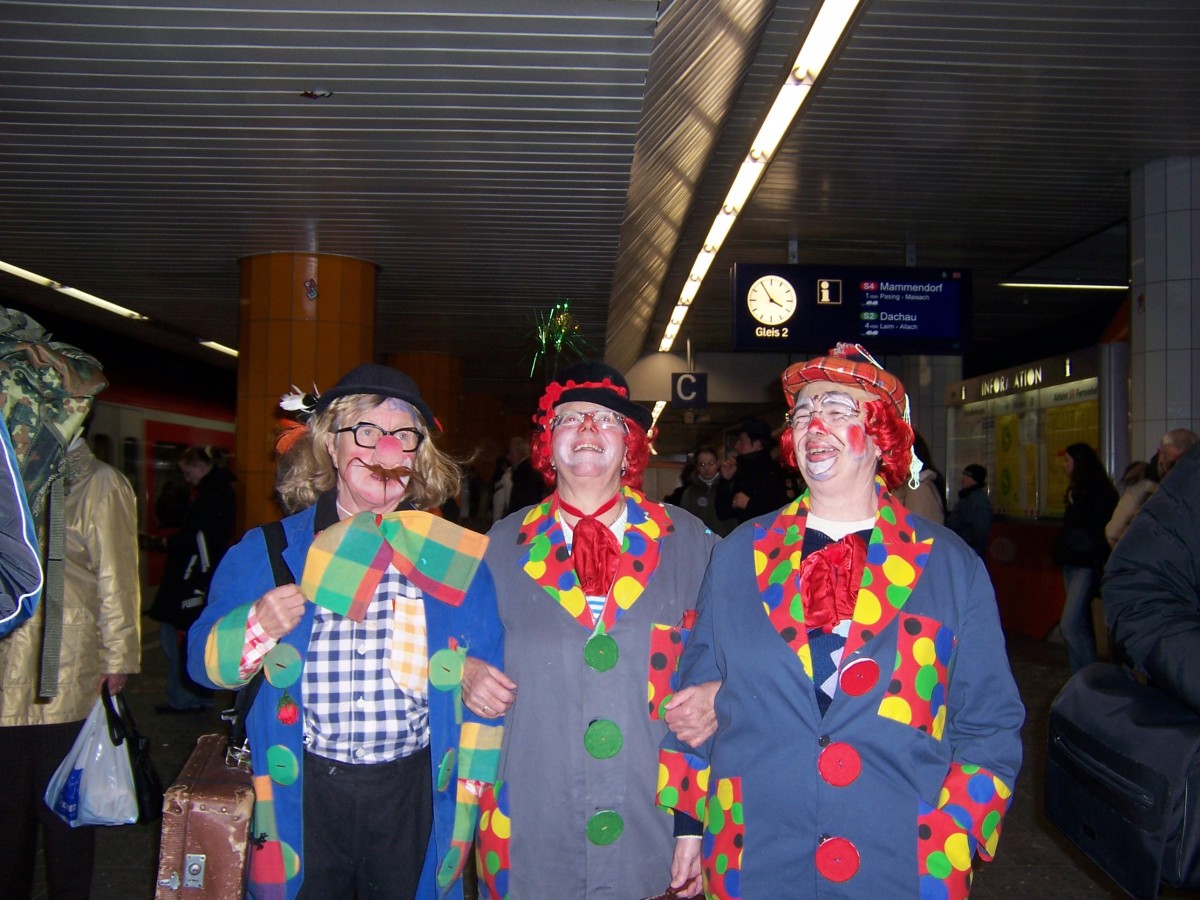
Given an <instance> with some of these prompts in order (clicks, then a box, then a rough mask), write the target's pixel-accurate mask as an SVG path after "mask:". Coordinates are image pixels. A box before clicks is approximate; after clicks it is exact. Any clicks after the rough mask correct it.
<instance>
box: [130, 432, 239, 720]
mask: <svg viewBox="0 0 1200 900" xmlns="http://www.w3.org/2000/svg"><path fill="white" fill-rule="evenodd" d="M179 470H180V471H181V472H182V473H183V477H184V480H185V481H186V482H187V483H188V485H190V486H191V488H193V489H195V492H196V493H195V496H194V497H193V498H192V501H191V502H190V503H189V504H188V507H187V510H186V511H185V512H184V514H183V522H182V524H181V525H180V528H179V531H177V532H176V533H175V534H173V535H171V536H170V537H169V538H167V540H166V542H165V549H166V551H167V564H166V567H165V568H164V569H163V577H162V581H161V583H160V584H159V586H158V593H157V594H155V595H154V605H153V606H152V607H151V608H150V617H151V618H152V619H156V620H157V621H158V622H159V623H160V624H159V631H158V638H159V641H160V643H161V644H162V648H163V653H165V654H166V657H167V701H166V703H162V704H159V705H158V706H157V707H155V709H156V710H157V711H158V712H160V713H188V712H197V711H199V710H204V709H211V708H212V694H211V692H210V691H208V690H206V689H205V688H202V687H200V686H199V685H197V684H196V683H195V682H193V681H192V680H191V679H189V678H188V677H187V674H186V673H187V660H186V658H185V654H184V645H185V644H186V641H185V640H184V638H185V637H186V635H187V630H188V628H190V627H191V625H192V623H193V622H195V621H196V619H198V618H199V617H200V611H201V610H202V609H204V604H205V601H206V596H207V593H208V583H209V581H210V580H211V579H212V573H213V570H214V569H215V568H216V567H217V563H219V562H220V561H221V557H222V556H224V555H225V550H226V548H227V547H228V546H229V540H230V538H232V537H233V522H234V516H235V514H236V507H237V499H236V498H235V496H234V493H233V476H232V474H231V473H230V472H229V470H228V469H226V468H225V456H224V453H223V451H221V450H220V449H219V448H216V447H189V448H188V449H187V450H184V451H183V453H182V454H181V455H180V457H179Z"/></svg>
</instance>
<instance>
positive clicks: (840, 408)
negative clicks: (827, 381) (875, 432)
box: [788, 394, 861, 428]
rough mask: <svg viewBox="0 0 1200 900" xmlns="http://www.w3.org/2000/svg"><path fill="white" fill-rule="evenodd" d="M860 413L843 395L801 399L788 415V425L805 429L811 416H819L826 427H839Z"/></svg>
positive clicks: (855, 405) (852, 402)
mask: <svg viewBox="0 0 1200 900" xmlns="http://www.w3.org/2000/svg"><path fill="white" fill-rule="evenodd" d="M860 411H861V410H860V408H859V405H858V403H856V402H855V401H854V400H853V399H851V398H850V397H847V396H846V395H845V394H821V395H819V396H817V397H802V398H800V399H799V400H797V401H796V406H795V408H794V409H793V410H792V411H791V413H790V414H789V415H788V425H790V426H791V427H792V428H797V427H800V428H804V427H807V426H808V424H809V423H810V422H811V421H812V420H813V416H820V417H821V421H823V422H825V423H826V424H827V425H839V424H841V423H842V422H847V421H849V420H850V419H853V418H854V417H856V416H857V415H858V414H859V412H860Z"/></svg>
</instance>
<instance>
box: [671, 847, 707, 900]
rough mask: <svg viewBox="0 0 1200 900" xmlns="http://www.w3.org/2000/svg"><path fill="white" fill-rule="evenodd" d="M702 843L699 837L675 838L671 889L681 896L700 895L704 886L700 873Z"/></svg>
mask: <svg viewBox="0 0 1200 900" xmlns="http://www.w3.org/2000/svg"><path fill="white" fill-rule="evenodd" d="M700 844H701V841H700V840H699V839H698V838H686V837H683V838H675V853H674V855H673V856H672V857H671V890H673V891H674V892H675V893H676V895H678V896H680V897H698V896H700V890H701V888H702V887H703V886H704V882H703V879H702V878H701V875H700Z"/></svg>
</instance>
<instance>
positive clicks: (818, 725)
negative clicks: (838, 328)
mask: <svg viewBox="0 0 1200 900" xmlns="http://www.w3.org/2000/svg"><path fill="white" fill-rule="evenodd" d="M782 381H783V390H784V394H785V396H786V398H787V403H788V406H789V408H790V410H791V412H790V413H789V416H788V420H787V428H786V429H785V431H784V433H783V439H782V442H781V452H780V455H781V457H782V459H783V460H784V462H785V463H786V464H787V465H796V466H798V467H799V468H800V471H801V473H802V474H803V475H804V481H805V483H806V484H807V485H808V489H807V491H806V492H805V493H804V494H803V495H802V496H801V497H800V498H799V499H797V500H796V501H794V502H792V503H789V504H788V505H786V506H785V507H783V508H782V509H780V510H776V511H774V512H772V513H769V514H767V515H765V516H760V517H758V518H757V519H755V520H753V522H752V523H749V524H747V525H743V526H741V527H739V528H737V529H736V530H735V531H734V532H733V533H732V534H731V535H730V536H729V537H727V538H725V539H724V540H723V541H721V543H719V544H718V545H717V546H716V547H715V548H714V550H713V557H712V562H711V563H710V564H709V567H708V572H707V573H706V575H705V578H704V586H703V588H702V590H701V594H700V614H699V618H698V620H697V622H696V626H695V629H694V630H693V632H692V634H691V636H690V639H689V640H688V643H687V646H686V648H685V650H684V652H683V658H682V661H681V665H680V683H681V684H682V685H685V686H688V685H694V684H698V683H703V682H707V681H710V680H713V679H719V680H720V682H721V686H720V689H719V691H718V692H717V694H716V712H717V723H718V725H717V727H716V730H715V733H714V734H712V735H711V736H710V737H708V738H707V740H706V741H704V742H703V743H700V744H698V745H696V744H695V743H694V742H692V741H686V742H685V741H681V740H679V739H678V738H677V737H676V736H675V735H674V734H673V735H672V736H671V737H669V738H668V739H667V740H666V741H665V742H664V745H663V752H662V754H661V757H660V761H661V774H660V776H659V798H660V802H661V803H662V805H663V806H665V807H668V808H673V809H682V810H699V809H706V810H707V815H706V817H705V830H706V834H705V838H704V843H703V846H702V847H696V848H695V849H694V851H693V853H694V856H693V857H692V859H691V860H690V865H691V869H690V870H689V871H691V872H693V873H700V872H703V878H704V890H705V896H707V897H748V898H760V897H762V898H766V897H788V898H792V897H825V896H828V897H863V898H889V900H891V898H904V897H910V898H915V897H943V898H961V897H966V896H967V894H968V892H969V890H970V884H971V875H972V861H973V858H974V857H976V856H978V857H979V858H981V859H984V860H988V859H991V858H992V855H993V854H994V853H995V852H996V845H997V842H998V841H999V838H1000V827H1001V822H1002V819H1003V816H1004V814H1005V812H1006V810H1007V809H1008V806H1009V803H1010V801H1011V799H1012V794H1013V787H1014V784H1015V781H1016V777H1017V772H1018V770H1019V768H1020V764H1021V735H1020V729H1021V724H1022V721H1023V719H1024V709H1023V707H1022V705H1021V700H1020V697H1019V696H1018V694H1017V686H1016V684H1015V682H1014V681H1013V678H1012V674H1011V672H1010V671H1009V665H1008V659H1007V657H1006V655H1005V650H1004V635H1003V632H1002V631H1001V630H1000V619H999V615H998V613H997V610H996V600H995V595H994V593H993V591H992V585H991V582H990V580H989V578H988V574H987V570H986V569H985V568H984V567H983V564H982V562H981V561H980V560H979V558H978V556H976V555H975V554H974V553H973V552H972V551H971V549H970V548H969V547H967V545H966V544H964V543H963V542H962V541H961V540H960V539H959V538H958V537H957V536H956V535H955V534H954V533H953V532H951V531H950V530H948V529H946V528H944V527H942V526H940V525H936V524H934V523H932V522H930V521H929V520H927V519H925V518H923V517H921V516H916V515H912V514H910V513H909V511H908V510H906V509H905V508H904V507H902V506H901V505H900V504H899V503H898V502H897V501H896V499H895V497H894V496H893V495H892V494H890V493H889V491H890V490H892V489H893V488H895V487H896V486H898V485H899V484H900V483H902V482H903V481H905V480H906V479H910V478H911V477H912V476H913V475H914V474H915V472H914V471H913V468H914V467H913V464H912V454H911V452H910V444H911V442H912V432H911V430H910V428H909V426H908V424H907V422H906V421H905V420H906V418H907V407H908V398H907V396H906V394H905V392H904V386H903V385H902V384H901V383H900V381H899V380H898V379H897V378H896V377H895V376H893V375H892V374H890V373H888V372H886V371H884V370H883V369H881V368H879V366H878V365H877V364H876V363H875V362H874V360H873V359H871V357H870V356H869V355H868V354H867V352H866V351H865V350H864V349H863V348H862V347H861V346H859V345H857V344H839V345H838V346H837V347H835V348H834V349H833V350H832V351H831V352H830V353H829V355H828V356H823V357H818V358H816V359H812V360H809V361H808V362H800V363H795V364H793V365H791V366H789V367H788V368H787V369H786V370H785V371H784V373H783V378H782Z"/></svg>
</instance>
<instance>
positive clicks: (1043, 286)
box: [1000, 281, 1129, 291]
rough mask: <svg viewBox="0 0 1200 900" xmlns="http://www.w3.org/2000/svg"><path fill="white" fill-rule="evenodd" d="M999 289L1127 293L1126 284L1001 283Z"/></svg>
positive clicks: (1127, 286)
mask: <svg viewBox="0 0 1200 900" xmlns="http://www.w3.org/2000/svg"><path fill="white" fill-rule="evenodd" d="M1000 287H1004V288H1029V289H1032V290H1045V291H1127V290H1129V285H1127V284H1051V283H1050V282H1048V281H1002V282H1000Z"/></svg>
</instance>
